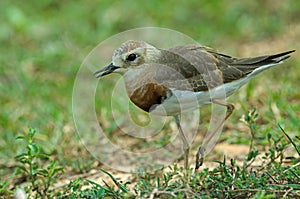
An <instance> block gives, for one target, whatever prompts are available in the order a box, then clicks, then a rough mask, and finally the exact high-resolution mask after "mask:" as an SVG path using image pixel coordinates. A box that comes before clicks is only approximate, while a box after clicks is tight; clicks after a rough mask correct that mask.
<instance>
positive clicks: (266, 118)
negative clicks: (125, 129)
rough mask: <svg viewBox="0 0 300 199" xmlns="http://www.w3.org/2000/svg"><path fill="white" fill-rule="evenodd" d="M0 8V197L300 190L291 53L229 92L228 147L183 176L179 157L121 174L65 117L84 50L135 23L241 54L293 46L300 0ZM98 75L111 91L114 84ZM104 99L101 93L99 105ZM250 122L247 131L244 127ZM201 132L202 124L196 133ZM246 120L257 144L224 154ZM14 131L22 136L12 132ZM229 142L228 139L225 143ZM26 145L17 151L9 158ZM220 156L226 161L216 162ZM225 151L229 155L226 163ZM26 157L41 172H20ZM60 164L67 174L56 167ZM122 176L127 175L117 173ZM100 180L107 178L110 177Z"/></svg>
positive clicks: (297, 63)
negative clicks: (151, 169)
mask: <svg viewBox="0 0 300 199" xmlns="http://www.w3.org/2000/svg"><path fill="white" fill-rule="evenodd" d="M0 13H1V14H0V23H1V26H0V43H1V45H0V100H1V111H0V168H1V170H0V176H1V177H0V195H2V196H3V197H8V196H12V194H13V193H14V192H15V190H16V188H17V187H25V189H26V191H27V192H28V193H29V194H31V195H32V197H34V196H37V195H38V194H40V195H48V197H51V196H52V197H53V196H55V195H64V196H65V197H73V198H76V197H86V198H88V196H90V197H94V196H98V197H100V196H101V197H102V196H103V197H104V196H106V197H108V198H109V197H115V198H123V197H127V198H131V197H132V198H134V197H145V198H147V197H150V198H151V197H152V198H155V197H160V198H169V197H174V198H175V197H179V198H180V197H181V198H184V197H195V198H196V197H198V198H199V197H204V198H205V197H207V198H209V197H220V198H223V197H228V198H230V197H236V198H238V197H253V198H269V197H275V196H280V197H282V196H287V197H290V198H293V197H295V196H297V197H300V193H299V190H300V187H299V186H300V185H299V181H300V180H299V178H300V177H299V176H300V170H299V152H297V149H298V150H299V129H300V119H299V118H300V94H299V93H300V92H299V85H300V80H299V79H300V78H299V77H300V56H299V54H298V52H297V51H296V53H294V54H293V55H292V58H291V59H289V60H288V61H287V62H286V63H285V64H283V65H281V66H278V67H276V68H273V69H271V70H269V71H267V72H265V73H264V74H261V75H259V76H258V77H257V78H256V79H254V80H253V81H251V82H250V83H249V84H248V85H247V86H245V87H243V88H242V89H241V90H240V92H239V93H236V94H235V95H233V96H232V97H231V98H230V99H229V101H230V102H232V103H234V104H235V105H236V110H235V112H234V114H233V116H232V117H231V118H230V119H229V120H228V121H227V123H226V125H225V130H224V133H223V134H222V136H221V139H220V140H219V144H223V145H222V146H224V147H221V148H222V150H219V151H214V152H213V153H212V154H210V157H208V161H212V160H217V161H219V162H218V163H217V165H215V168H214V169H211V170H205V169H204V170H203V172H201V173H199V174H187V175H191V176H188V177H186V176H185V177H184V176H183V172H182V170H181V168H180V166H181V163H180V164H179V168H178V167H177V166H174V165H173V166H171V167H170V168H166V169H164V170H162V171H160V172H157V173H155V174H149V173H147V172H143V171H141V172H138V173H136V174H132V175H128V174H126V175H125V174H120V173H118V172H117V171H114V170H110V169H108V168H106V167H104V166H103V165H101V163H99V162H97V161H96V160H95V159H94V158H93V157H92V156H91V155H90V154H89V153H88V152H87V151H86V149H85V148H84V146H83V145H82V144H81V142H80V139H79V136H78V135H77V132H76V130H75V126H74V123H73V118H72V89H73V84H74V80H75V77H76V73H77V71H78V69H79V67H80V64H81V63H82V61H83V59H84V57H85V56H86V55H87V54H88V53H89V52H90V51H91V50H92V49H93V48H94V47H95V46H96V45H97V44H98V43H99V42H101V41H103V40H105V39H107V38H108V37H110V36H112V35H114V34H117V33H119V32H121V31H125V30H128V29H131V28H136V27H144V26H158V27H165V28H170V29H174V30H177V31H180V32H182V33H184V34H187V35H189V36H190V37H192V38H194V39H195V40H197V41H199V42H200V43H202V44H204V45H207V46H210V47H213V48H216V49H218V50H220V51H222V52H224V53H227V54H231V55H236V56H255V55H260V54H268V53H277V52H281V51H285V50H291V49H296V50H298V49H297V47H298V43H299V42H300V34H299V33H300V26H299V24H300V18H299V13H300V2H299V1H298V0H286V1H279V0H278V1H277V0H275V1H271V0H270V1H267V0H266V1H230V2H229V1H196V0H195V1H186V2H180V1H173V2H172V3H168V2H167V1H165V2H161V1H145V2H134V3H133V2H132V1H75V2H73V1H46V0H44V1H31V2H29V1H5V0H4V1H1V2H0ZM103 81H105V82H104V83H103V84H104V85H105V86H106V87H107V94H106V95H109V91H110V88H112V85H111V82H109V80H108V79H106V80H103ZM99 98H101V96H99ZM102 100H103V97H102V99H99V101H100V103H101V102H102ZM103 101H105V99H104V100H103ZM103 106H105V104H104V105H103V104H98V105H97V111H98V112H99V113H100V114H102V116H101V117H102V118H104V119H103V120H105V121H100V123H101V122H106V128H107V129H110V130H109V132H115V124H114V123H113V122H112V120H111V116H110V114H109V112H108V113H104V112H103V109H108V110H109V108H108V107H103ZM254 108H256V111H257V113H258V114H259V117H258V118H257V119H256V120H255V121H254V120H253V121H252V120H251V121H252V123H251V121H248V122H247V121H246V122H242V121H240V119H241V118H242V116H243V115H247V111H249V110H253V109H254ZM202 111H203V113H202V112H201V113H202V115H204V121H205V120H208V119H209V112H210V107H204V109H203V110H202ZM101 117H100V120H101ZM249 122H250V123H249ZM249 124H251V125H250V126H252V128H248V126H249ZM278 124H279V125H280V126H278ZM29 127H32V128H34V129H36V133H35V134H34V141H33V143H34V144H33V143H32V142H31V141H30V136H29V137H26V136H27V135H28V132H29V131H30V132H33V130H28V128H29ZM254 127H255V128H254ZM203 129H205V127H203V128H202V127H200V129H199V132H200V133H199V134H201V132H203ZM249 129H252V132H255V142H254V145H255V147H254V148H252V149H253V150H252V152H251V153H248V151H247V152H246V153H243V154H242V155H243V156H242V158H241V157H240V156H239V154H238V152H237V153H236V154H233V153H230V152H229V153H226V151H227V152H228V151H230V150H231V151H239V150H235V149H236V147H237V145H236V144H239V145H238V146H241V148H242V147H243V146H244V145H250V140H251V139H250V135H249V132H250V130H249ZM284 132H286V134H288V135H289V137H290V138H291V140H293V141H292V143H294V144H295V145H296V147H295V146H293V145H292V144H291V141H290V140H289V139H287V136H286V135H285V134H284ZM18 135H24V136H25V137H24V138H21V139H17V140H16V138H17V136H18ZM297 136H298V137H297ZM199 139H200V138H199ZM277 140H279V141H277ZM199 143H200V142H199ZM217 146H218V145H217ZM225 146H226V147H225ZM230 146H234V147H235V148H234V149H233V150H232V148H231V147H230ZM26 147H27V148H26ZM297 147H298V148H297ZM219 148H220V147H219ZM255 149H259V150H260V152H259V154H260V156H261V157H264V156H265V159H264V160H266V161H265V162H263V163H262V162H261V160H257V157H258V156H256V152H255V151H256V150H255ZM193 151H194V152H195V151H196V148H194V149H193ZM22 153H23V155H24V156H19V157H18V158H15V157H16V156H17V155H18V154H22ZM223 153H225V154H226V155H227V156H228V158H227V160H228V161H223V156H222V155H223ZM26 154H27V155H26ZM40 154H42V155H40ZM43 154H48V155H49V156H47V157H45V156H44V155H43ZM272 155H273V156H272ZM30 157H31V159H30ZM78 157H80V158H78ZM247 157H248V160H247V161H244V159H245V158H247ZM22 158H23V159H22ZM24 158H25V159H24ZM231 158H234V159H236V162H235V161H234V160H232V162H230V159H231ZM239 158H240V160H239ZM288 158H289V159H288ZM291 158H292V159H291ZM253 159H255V160H257V161H258V167H256V166H257V165H256V166H255V164H254V163H252V162H251V161H252V160H253ZM53 160H56V163H53ZM32 161H33V162H34V163H36V162H37V163H38V164H37V165H36V166H34V167H36V168H35V169H37V168H40V169H41V170H38V169H37V170H38V171H37V172H38V173H37V174H33V173H32V171H33V170H29V171H28V170H27V171H26V169H25V170H24V168H23V170H22V169H20V165H21V166H22V165H23V166H25V168H27V169H28V168H31V167H30V162H31V163H32ZM35 161H36V162H35ZM254 162H255V161H254ZM51 163H52V164H51ZM250 163H251V164H250ZM48 164H50V166H49V167H48V168H47V167H46V165H48ZM248 164H249V166H247V165H248ZM253 164H254V165H253ZM18 165H19V166H18ZM207 165H209V163H208V164H207ZM252 166H253V167H252ZM259 166H263V167H259ZM62 169H63V170H64V174H63V175H62V176H60V175H61V171H62ZM100 169H105V170H107V171H108V172H109V173H105V172H106V171H103V172H104V173H103V172H100ZM96 171H98V172H96ZM51 172H52V174H53V175H50V173H51ZM99 173H101V175H100V176H99ZM110 173H113V176H109V175H110ZM59 176H60V177H59ZM95 176H97V177H95ZM105 176H106V178H105ZM119 176H121V177H120V178H122V180H123V181H124V182H117V181H115V180H116V179H118V180H119ZM234 176H235V177H234ZM35 178H39V179H35ZM102 178H104V179H107V180H106V183H103V182H102ZM47 179H48V181H47ZM86 179H92V180H94V179H95V181H97V182H96V183H94V181H86ZM128 179H129V180H128ZM35 180H36V181H35ZM40 180H42V181H43V180H44V181H46V183H44V185H45V186H44V187H45V189H44V190H42V191H45V192H42V191H41V190H40V191H41V192H37V190H34V189H33V188H34V187H35V186H36V183H37V184H39V183H41V181H40ZM126 181H129V182H130V184H129V183H126ZM100 182H101V183H100ZM100 184H101V185H100ZM228 184H230V186H228ZM47 185H49V186H48V188H49V189H46V187H47ZM49 190H51V191H49ZM280 190H283V191H280ZM93 194H94V195H93ZM97 194H98V195H97ZM101 194H102V195H101Z"/></svg>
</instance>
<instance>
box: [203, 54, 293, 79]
mask: <svg viewBox="0 0 300 199" xmlns="http://www.w3.org/2000/svg"><path fill="white" fill-rule="evenodd" d="M208 52H209V53H211V54H212V55H213V56H214V57H215V58H216V59H217V60H218V63H217V66H218V68H219V69H220V71H221V72H222V74H223V79H224V83H226V82H232V81H235V80H238V79H240V78H242V77H244V76H246V75H248V74H249V73H251V72H252V71H253V70H255V69H257V68H259V67H261V66H265V65H268V64H278V63H279V62H281V61H283V60H285V59H287V58H289V56H287V55H288V54H290V53H292V52H294V50H292V51H287V52H283V53H279V54H275V55H265V56H259V57H253V58H235V57H231V56H228V55H225V54H221V53H218V52H215V51H213V50H208Z"/></svg>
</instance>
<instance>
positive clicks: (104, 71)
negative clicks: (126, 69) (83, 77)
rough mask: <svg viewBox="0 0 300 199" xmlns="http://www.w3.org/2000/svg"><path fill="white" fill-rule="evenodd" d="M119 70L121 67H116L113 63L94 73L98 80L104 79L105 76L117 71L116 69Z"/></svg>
mask: <svg viewBox="0 0 300 199" xmlns="http://www.w3.org/2000/svg"><path fill="white" fill-rule="evenodd" d="M118 68H120V67H119V66H114V65H113V64H112V63H111V64H109V65H108V66H106V67H104V68H102V69H100V70H98V71H96V72H95V73H94V75H95V76H96V78H98V77H103V76H105V75H108V74H110V73H112V72H113V71H114V70H116V69H118Z"/></svg>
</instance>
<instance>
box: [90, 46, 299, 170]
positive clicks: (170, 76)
mask: <svg viewBox="0 0 300 199" xmlns="http://www.w3.org/2000/svg"><path fill="white" fill-rule="evenodd" d="M292 52H294V50H292V51H287V52H282V53H278V54H273V55H264V56H259V57H253V58H235V57H231V56H229V55H226V54H222V53H219V52H217V51H215V50H213V49H211V48H208V47H205V46H201V45H195V44H191V45H183V46H176V47H173V48H170V49H167V50H162V49H158V48H156V47H154V46H152V45H150V44H148V43H146V42H144V41H135V40H129V41H126V42H125V43H123V44H121V46H120V47H119V48H118V49H116V50H115V52H114V53H113V56H112V63H111V64H109V65H108V66H106V67H104V68H102V69H100V70H98V71H96V72H95V73H94V74H95V76H96V77H97V78H99V77H103V76H105V75H108V74H110V73H119V74H121V75H122V76H123V77H124V81H125V86H126V91H127V94H128V96H129V98H130V100H131V101H132V102H133V103H134V104H135V105H136V106H138V107H139V108H141V109H143V110H144V111H146V112H151V113H153V114H159V115H167V116H174V118H175V121H176V124H177V127H178V129H179V135H180V138H181V140H182V143H183V150H184V159H185V162H184V167H185V168H186V169H187V168H188V155H189V148H190V146H189V143H188V141H187V138H186V136H185V134H184V133H183V131H182V128H181V125H180V114H181V113H182V112H189V111H192V110H195V109H198V108H199V107H201V106H203V105H205V104H210V103H215V104H219V105H222V106H226V107H227V113H226V116H225V117H224V119H223V121H222V122H224V121H225V120H226V119H227V118H228V117H229V116H230V115H231V113H232V111H233V109H234V106H233V105H232V104H230V103H228V102H226V101H225V99H226V97H228V96H230V95H231V94H233V93H234V92H235V91H237V90H238V89H239V88H240V87H241V86H243V85H244V84H246V83H247V82H248V81H249V80H250V79H252V78H253V77H255V76H256V75H257V74H259V73H260V72H262V71H264V70H266V69H268V68H270V67H272V66H274V65H277V64H280V63H282V62H283V61H284V60H285V59H287V58H289V54H290V53H292ZM218 130H219V126H218V127H217V128H215V131H216V132H217V131H218ZM216 132H211V134H212V135H213V134H214V133H216ZM203 145H204V146H205V143H203ZM204 152H205V148H204V147H199V150H198V152H197V155H196V166H195V169H196V170H197V169H198V168H199V167H200V166H201V165H202V163H203V157H204Z"/></svg>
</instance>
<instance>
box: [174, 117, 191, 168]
mask: <svg viewBox="0 0 300 199" xmlns="http://www.w3.org/2000/svg"><path fill="white" fill-rule="evenodd" d="M174 118H175V121H176V124H177V127H178V130H179V135H180V139H181V141H182V146H183V152H184V168H185V169H186V170H187V169H188V163H189V150H190V146H189V143H188V140H187V138H186V136H185V135H184V133H183V131H182V128H181V124H180V117H179V115H176V116H174Z"/></svg>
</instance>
